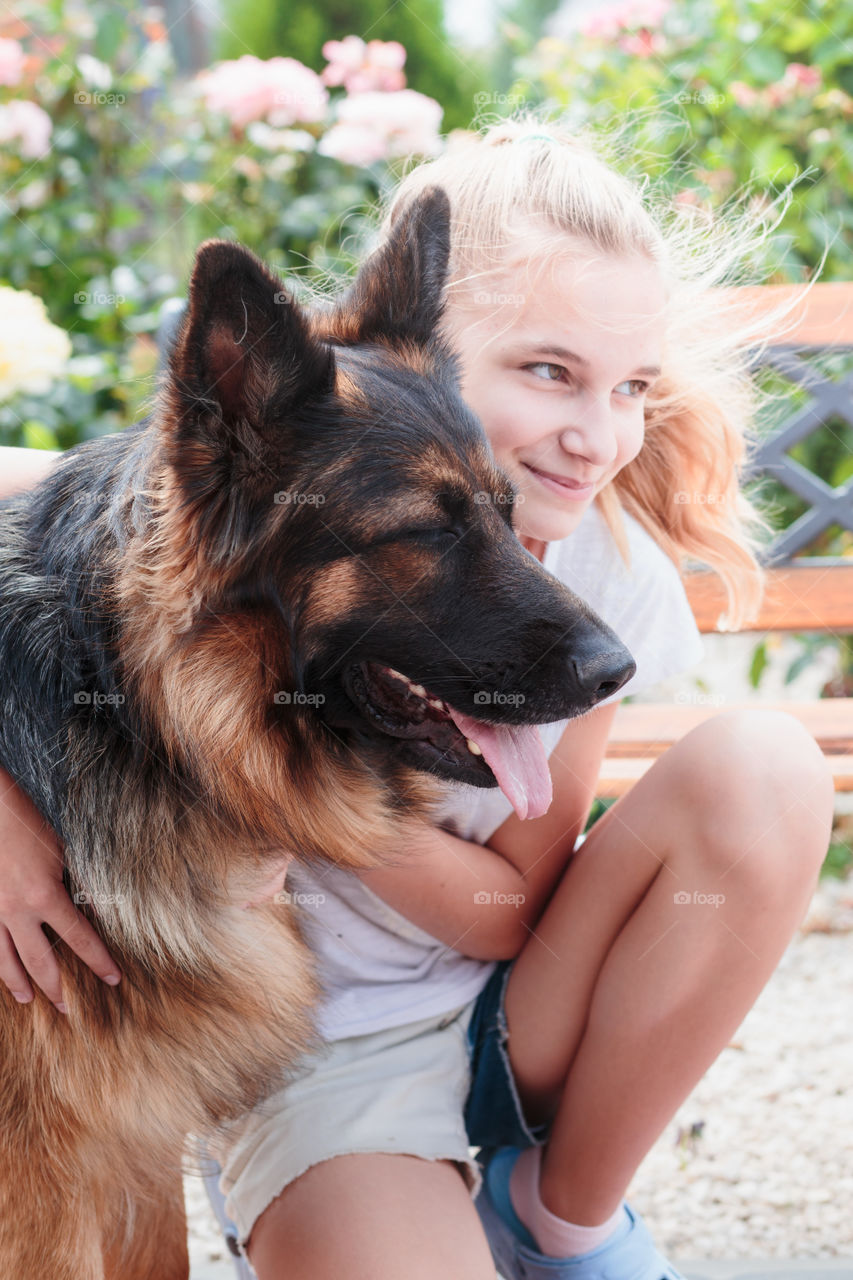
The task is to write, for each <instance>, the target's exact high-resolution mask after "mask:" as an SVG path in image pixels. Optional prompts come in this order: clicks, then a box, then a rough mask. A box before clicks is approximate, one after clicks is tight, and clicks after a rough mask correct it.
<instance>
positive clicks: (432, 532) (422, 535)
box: [404, 528, 460, 546]
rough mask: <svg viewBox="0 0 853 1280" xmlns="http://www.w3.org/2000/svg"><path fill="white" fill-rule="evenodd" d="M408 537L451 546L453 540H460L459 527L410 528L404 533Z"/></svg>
mask: <svg viewBox="0 0 853 1280" xmlns="http://www.w3.org/2000/svg"><path fill="white" fill-rule="evenodd" d="M404 536H405V537H407V538H416V539H417V540H418V542H427V543H432V544H433V545H434V546H435V545H438V546H443V545H445V544H446V545H447V546H449V545H450V544H451V542H458V540H459V536H460V534H459V530H458V529H452V528H451V529H409V530H408V532H407V533H406V534H405V535H404Z"/></svg>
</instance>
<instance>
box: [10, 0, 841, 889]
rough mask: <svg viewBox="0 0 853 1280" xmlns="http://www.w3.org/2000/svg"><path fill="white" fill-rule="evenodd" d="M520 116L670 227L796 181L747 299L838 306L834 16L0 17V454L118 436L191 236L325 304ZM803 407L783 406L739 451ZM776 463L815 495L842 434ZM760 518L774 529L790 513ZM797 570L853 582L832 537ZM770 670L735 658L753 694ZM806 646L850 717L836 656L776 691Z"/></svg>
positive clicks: (71, 7) (284, 12) (413, 11)
mask: <svg viewBox="0 0 853 1280" xmlns="http://www.w3.org/2000/svg"><path fill="white" fill-rule="evenodd" d="M525 104H533V105H536V106H541V107H544V108H545V109H546V110H547V111H550V110H553V112H554V113H555V114H561V115H562V116H563V117H564V118H565V119H568V120H569V121H571V122H573V123H576V125H577V127H578V128H582V127H584V126H586V125H589V124H591V125H596V126H601V127H603V128H604V129H610V128H612V127H613V126H614V125H618V126H619V127H620V129H622V130H623V150H622V155H623V156H624V163H625V164H626V165H628V164H630V165H631V166H632V171H633V172H634V173H642V174H648V175H649V176H650V177H651V178H652V179H654V180H655V181H657V182H659V183H661V184H663V186H664V188H665V190H666V194H667V199H668V200H671V202H672V206H673V209H680V210H681V211H682V212H684V211H691V210H692V211H693V212H694V214H695V216H697V217H712V216H713V215H714V211H715V210H717V209H720V208H722V207H723V206H724V205H725V203H726V202H727V201H730V200H731V199H732V198H733V197H739V198H741V199H745V200H746V201H747V202H751V201H754V202H757V203H758V204H769V201H770V200H771V198H772V196H773V194H774V193H775V192H778V191H779V190H781V189H782V188H784V187H785V186H786V185H787V184H788V183H790V182H792V181H793V180H797V181H796V188H795V198H794V199H793V200H792V202H791V204H790V207H789V208H788V211H787V213H786V215H785V217H784V219H783V221H782V223H781V225H780V227H779V234H778V235H777V237H776V238H775V240H774V243H773V245H772V247H771V248H770V249H769V251H768V252H769V256H768V260H767V262H766V263H764V264H760V263H759V264H756V263H753V264H751V268H752V271H753V278H761V279H763V280H764V281H765V282H766V283H782V282H793V283H803V282H807V281H809V280H811V279H813V278H815V274H816V272H817V270H818V268H820V278H821V279H822V280H824V281H849V280H851V279H853V198H851V197H853V7H851V6H850V5H849V4H847V3H845V0H811V2H806V0H794V3H792V4H786V5H785V6H784V7H780V6H779V4H778V3H774V0H721V2H719V3H712V2H711V0H621V2H620V3H616V4H613V3H610V4H604V5H598V6H596V7H595V8H591V7H590V6H589V4H588V3H586V0H574V2H572V0H569V2H568V3H563V4H560V3H556V2H555V0H492V3H491V4H488V3H484V4H483V5H481V6H480V7H479V8H478V7H477V6H473V7H469V8H467V9H466V12H465V13H464V14H463V13H462V12H460V10H458V9H456V8H455V7H450V6H448V7H447V8H445V7H444V6H443V4H442V0H411V3H409V4H406V5H392V6H390V7H389V6H388V5H387V4H386V3H385V2H384V0H336V2H335V3H334V4H332V3H326V2H325V0H291V2H290V3H288V4H286V5H285V4H283V3H281V0H255V3H253V4H252V5H249V6H247V5H245V4H243V3H241V2H240V0H203V2H202V0H195V3H190V2H188V0H166V2H165V3H164V4H163V5H161V6H157V5H146V4H144V3H133V2H132V0H87V2H86V3H85V4H84V3H82V2H81V0H18V3H17V4H16V6H15V10H14V16H12V10H11V9H9V8H6V9H4V10H3V11H2V16H0V443H3V444H9V445H28V446H34V447H42V448H48V449H56V448H67V447H69V446H71V445H73V444H75V443H77V442H78V441H81V440H85V439H87V438H89V437H92V436H96V435H100V434H103V433H107V432H114V431H117V430H120V429H122V428H123V427H124V426H126V425H127V424H128V423H129V422H131V421H133V420H134V419H135V418H137V417H138V416H140V414H142V413H143V412H145V410H146V408H147V406H148V405H149V404H150V402H151V395H152V391H153V389H154V385H155V381H154V380H155V371H156V365H157V345H156V334H157V328H158V323H159V320H160V316H161V308H162V306H163V303H164V301H166V300H167V299H169V298H172V297H175V296H180V295H181V294H182V292H183V290H184V287H185V280H186V276H187V273H188V270H189V267H190V265H191V261H192V257H193V254H194V251H195V249H196V247H197V245H198V243H199V242H200V241H201V240H202V239H204V238H205V237H207V236H222V237H226V238H235V239H239V240H241V241H242V242H244V243H245V244H247V245H248V246H249V247H251V248H252V249H253V250H254V251H255V252H257V253H258V254H259V255H261V256H262V257H263V258H265V259H266V260H267V261H269V262H270V263H271V264H273V265H274V266H276V267H277V268H278V269H279V271H280V272H281V273H282V274H283V275H285V276H286V278H287V281H288V284H289V286H290V287H291V288H293V289H295V290H297V291H298V290H299V288H300V287H301V284H302V282H306V281H310V282H319V283H321V284H325V285H327V286H328V285H329V284H330V283H331V282H333V281H335V280H340V279H341V278H342V277H343V276H345V275H346V273H347V272H349V271H351V270H352V268H353V266H354V263H355V261H356V259H357V257H358V255H359V252H360V250H361V249H362V248H363V247H364V243H365V237H366V235H367V233H368V232H369V229H370V217H371V213H372V211H373V209H374V207H375V202H376V200H377V197H379V196H381V194H382V193H383V192H384V191H385V190H386V189H387V188H388V186H389V184H391V183H393V182H394V180H395V178H396V176H397V175H398V174H399V173H400V172H401V170H402V167H403V166H405V165H406V164H407V163H409V162H410V160H411V159H412V158H414V159H415V160H417V159H418V158H422V157H428V156H431V155H434V154H437V153H438V152H439V151H440V150H441V149H442V148H443V147H445V146H447V145H452V140H453V137H454V131H456V130H465V129H469V128H475V127H477V125H478V124H479V123H486V122H489V121H491V120H493V119H494V118H495V117H500V116H501V115H504V114H508V113H510V112H512V111H513V110H514V109H515V108H517V107H519V106H522V105H525ZM626 129H627V130H628V137H629V139H630V145H629V146H625V145H624V136H625V135H624V131H625V130H626ZM832 359H833V360H834V361H835V362H836V367H837V371H838V372H839V373H843V372H844V370H845V369H847V368H849V367H850V358H849V356H845V355H844V354H843V353H842V354H840V355H836V356H833V357H832ZM845 362H846V363H845ZM830 365H831V362H830ZM806 394H807V393H806V392H804V391H802V390H800V391H797V390H794V389H792V388H791V387H790V385H789V386H787V387H786V388H782V389H781V391H780V394H779V395H778V396H777V397H776V399H775V401H773V402H771V403H770V404H769V405H768V409H767V414H768V415H769V416H768V421H767V423H766V424H765V426H768V425H769V423H770V420H771V419H772V418H773V417H774V415H776V416H777V419H778V414H780V413H785V412H790V410H791V407H792V405H795V404H796V403H798V402H802V400H803V398H804V397H805V396H806ZM792 453H793V454H794V456H795V457H796V458H797V459H798V460H799V461H801V462H802V463H803V464H804V465H805V466H807V467H809V468H810V469H813V470H815V471H816V472H817V473H818V474H819V475H820V476H821V477H822V478H823V479H824V480H825V481H826V483H827V484H829V485H831V486H833V487H835V486H839V485H842V484H844V483H846V482H847V481H849V480H850V479H851V477H853V427H851V426H850V423H849V422H847V421H846V420H845V419H844V418H842V417H839V418H838V420H836V421H833V422H832V423H830V424H828V425H827V426H826V427H824V428H823V429H822V430H821V431H820V432H817V433H815V435H813V436H811V437H809V439H807V440H806V441H804V442H803V443H801V444H800V445H797V446H796V448H795V450H793V451H792ZM769 496H770V498H771V499H772V501H773V502H774V504H775V512H776V519H777V522H778V523H779V525H780V526H783V525H785V524H786V523H790V522H791V521H793V520H795V519H796V518H797V517H798V516H799V515H800V514H801V513H802V509H803V504H802V503H801V500H800V499H798V498H797V497H796V495H794V494H792V493H791V492H790V491H788V490H785V489H784V488H782V487H781V486H776V488H775V490H772V491H771V492H770V494H769ZM809 553H810V554H817V555H841V556H846V555H853V535H851V534H850V533H849V532H847V531H845V530H843V529H841V528H838V527H832V528H830V529H829V530H827V531H826V532H825V533H824V534H823V535H822V536H821V538H820V539H818V541H817V542H816V543H815V545H814V546H813V547H811V548H809ZM774 643H775V641H774V640H773V638H772V637H767V638H765V639H763V640H762V641H760V642H758V641H755V642H754V647H753V648H752V650H751V652H750V655H749V661H748V663H747V666H748V677H749V680H750V681H751V683H752V685H753V686H758V685H760V684H761V681H762V679H763V677H764V672H765V669H766V668H767V667H768V664H769V663H770V659H771V657H772V651H773V646H774ZM827 645H829V647H830V648H831V649H832V653H833V662H834V667H833V670H832V673H831V678H830V679H828V680H827V681H826V686H825V688H824V689H823V692H824V693H825V694H826V695H829V694H831V693H833V692H838V693H845V692H846V693H850V692H851V691H853V645H851V641H850V638H849V637H848V638H841V639H829V640H827V638H826V637H822V638H820V639H818V640H816V639H814V638H812V637H806V636H804V637H802V638H801V639H800V640H799V641H798V642H797V644H796V645H795V647H794V649H793V650H792V651H790V652H789V653H788V656H787V658H786V662H787V667H786V678H787V676H788V675H790V677H791V679H795V678H796V677H797V676H798V675H800V674H801V673H802V671H803V670H804V668H805V667H807V666H808V665H809V664H810V663H811V661H812V659H813V657H814V655H815V652H816V648H820V650H821V651H825V649H826V647H827ZM843 828H844V821H841V823H840V826H839V834H838V839H837V842H836V844H835V845H834V847H833V852H832V855H831V858H830V860H829V861H828V864H827V866H828V869H832V870H835V871H841V870H844V869H845V868H846V867H847V866H848V864H849V862H850V848H849V839H848V838H847V836H846V835H845V834H844V831H843Z"/></svg>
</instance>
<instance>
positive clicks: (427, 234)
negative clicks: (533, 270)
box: [323, 187, 450, 346]
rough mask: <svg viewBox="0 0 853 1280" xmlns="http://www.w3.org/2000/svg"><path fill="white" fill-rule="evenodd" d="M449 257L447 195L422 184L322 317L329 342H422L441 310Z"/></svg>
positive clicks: (435, 188) (434, 324)
mask: <svg viewBox="0 0 853 1280" xmlns="http://www.w3.org/2000/svg"><path fill="white" fill-rule="evenodd" d="M449 258H450V201H449V200H448V198H447V195H446V193H445V192H444V190H443V189H442V188H441V187H427V188H426V189H425V190H424V191H422V192H421V193H420V194H419V195H418V196H417V197H416V198H415V199H414V200H412V201H411V203H410V204H409V205H408V207H407V208H406V209H405V210H404V211H403V213H401V214H400V216H399V217H398V218H397V219H396V220H395V222H394V223H393V226H392V228H391V231H390V233H389V235H388V238H387V240H385V242H384V243H383V244H381V245H380V246H379V248H378V249H376V250H374V252H373V253H372V254H371V255H370V257H369V258H368V259H367V260H366V261H365V263H364V264H363V266H362V267H361V269H360V270H359V272H358V274H357V276H356V278H355V280H354V281H353V283H352V285H351V286H350V288H349V289H348V290H347V291H346V293H345V294H344V295H343V297H342V298H341V299H339V301H338V302H337V303H336V304H335V306H334V308H333V310H332V312H331V315H330V316H329V317H328V318H324V325H323V327H324V329H326V330H327V332H328V335H329V337H330V338H331V339H333V340H334V341H335V342H339V343H342V344H344V345H347V346H349V345H351V344H354V343H359V342H385V343H389V344H391V345H392V346H393V345H397V344H398V343H400V342H414V343H418V344H419V345H423V344H424V343H425V342H426V341H427V340H428V339H429V337H430V335H431V334H432V333H433V331H434V330H435V327H436V325H437V324H438V320H439V317H440V315H441V311H442V306H443V298H442V293H443V290H444V283H445V280H446V278H447V267H448V261H449Z"/></svg>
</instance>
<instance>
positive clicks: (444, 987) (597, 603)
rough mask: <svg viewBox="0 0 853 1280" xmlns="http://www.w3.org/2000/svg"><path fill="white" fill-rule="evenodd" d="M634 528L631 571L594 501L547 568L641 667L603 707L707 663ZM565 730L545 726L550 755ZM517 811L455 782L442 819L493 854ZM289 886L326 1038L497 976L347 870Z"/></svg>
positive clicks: (445, 1007)
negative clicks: (314, 973)
mask: <svg viewBox="0 0 853 1280" xmlns="http://www.w3.org/2000/svg"><path fill="white" fill-rule="evenodd" d="M624 519H625V527H626V533H627V536H628V543H629V547H630V553H631V568H630V570H629V569H628V568H627V567H626V565H625V563H624V561H623V560H622V557H621V555H620V554H619V549H618V547H617V546H616V543H615V541H614V539H613V536H612V534H611V533H610V530H609V529H608V527H607V524H606V522H605V520H604V517H603V516H602V514H601V512H600V511H599V509H598V507H597V506H596V505H595V504H594V503H593V504H591V505H590V506H589V507H588V508H587V510H586V511H585V512H584V515H583V517H582V519H581V521H580V523H579V524H578V526H577V528H576V529H575V530H574V531H573V533H572V534H571V535H570V536H569V537H567V538H563V539H561V540H560V541H559V542H551V543H549V544H548V546H547V548H546V552H545V560H544V564H545V568H546V569H548V570H549V572H551V573H553V574H554V576H555V577H557V578H559V579H560V580H561V581H562V582H564V583H565V584H566V586H568V587H569V588H571V590H572V591H574V592H576V593H577V594H578V595H579V596H581V597H582V598H583V599H584V600H586V601H587V602H588V603H589V604H590V605H591V607H592V608H593V609H594V610H595V612H596V613H598V614H599V616H600V617H601V618H603V619H604V621H605V622H607V623H608V625H609V626H611V627H612V628H613V630H614V631H615V632H616V634H617V635H618V636H619V638H620V639H621V640H622V641H623V643H624V644H625V645H626V646H627V648H628V649H629V651H630V653H631V655H632V657H633V658H634V661H635V662H636V664H637V670H636V672H635V674H634V675H633V676H632V677H631V679H630V680H629V681H628V682H627V684H625V685H624V686H623V687H622V688H621V689H620V690H619V691H618V692H617V693H615V694H613V695H612V696H611V697H610V698H606V699H604V702H605V703H607V702H613V701H618V700H619V699H621V698H623V697H625V696H626V695H627V694H633V693H637V692H639V691H640V690H641V689H645V688H647V687H648V686H650V685H654V684H657V683H658V682H659V681H661V680H664V679H665V678H667V677H669V676H672V675H675V674H677V673H679V672H682V671H685V670H686V669H687V668H689V667H692V666H693V665H694V664H695V663H696V662H698V661H699V659H700V658H701V657H702V654H703V648H702V641H701V638H700V635H699V631H698V629H697V627H696V623H695V620H694V618H693V614H692V612H691V610H690V606H689V604H688V602H687V597H686V595H685V593H684V588H683V586H682V584H681V580H680V578H679V575H678V571H677V569H676V568H675V565H674V564H673V563H672V561H671V560H670V559H669V558H668V557H667V556H666V555H665V553H664V552H663V551H662V550H661V548H660V547H659V546H658V545H657V543H656V542H655V541H654V539H653V538H652V537H651V536H650V535H649V534H648V533H647V532H646V531H645V529H643V527H642V526H641V525H640V524H639V523H638V522H637V521H636V520H634V519H633V518H632V517H631V516H629V515H627V514H626V515H625V517H624ZM599 705H603V704H599ZM567 724H568V720H562V721H557V722H555V723H553V724H548V725H544V726H542V727H541V728H540V730H539V732H540V735H541V737H542V741H543V743H544V745H545V750H546V752H547V753H548V754H549V755H550V753H551V752H552V751H553V749H554V747H555V746H556V745H557V743H558V742H559V740H560V737H561V736H562V733H563V730H564V729H565V727H566V725H567ZM512 811H513V810H512V806H511V804H510V802H509V801H508V800H507V798H506V797H505V796H504V794H503V792H502V791H501V790H500V789H499V788H498V787H494V788H489V789H484V788H480V787H472V786H465V785H463V786H453V785H452V784H448V797H447V800H446V802H443V803H442V808H441V817H442V818H443V819H452V820H453V829H454V830H455V831H456V832H457V834H458V835H459V836H460V837H461V838H462V839H465V840H473V841H476V842H477V843H479V844H484V843H485V842H486V840H488V838H489V837H490V836H491V835H492V833H493V832H494V831H496V830H497V828H498V827H499V826H500V825H501V824H502V823H503V822H504V821H505V819H506V818H508V817H509V815H510V814H511V813H512ZM286 888H287V889H288V890H289V891H290V892H291V894H292V895H293V899H292V900H293V903H294V905H295V906H296V907H297V909H298V910H299V912H300V919H301V920H302V922H303V925H304V929H305V935H306V938H307V940H308V942H309V943H310V945H311V946H312V948H313V950H314V952H315V954H316V957H317V960H318V965H319V976H320V980H321V982H322V983H323V986H324V992H325V997H324V999H323V1000H322V1001H321V1003H320V1006H319V1008H318V1010H317V1015H316V1016H317V1025H318V1029H319V1031H320V1034H321V1035H322V1036H324V1038H325V1039H327V1040H339V1039H343V1038H344V1037H345V1036H354V1035H365V1034H367V1033H368V1032H372V1031H380V1030H383V1029H385V1028H387V1027H394V1026H399V1025H402V1024H403V1023H406V1022H413V1021H416V1020H418V1019H420V1018H427V1017H433V1016H435V1017H438V1016H439V1015H440V1014H442V1013H447V1012H449V1011H450V1010H452V1009H456V1008H458V1007H459V1006H461V1005H463V1004H467V1002H468V1001H469V1000H472V999H473V998H474V996H476V995H477V994H478V993H479V992H480V991H481V990H482V988H483V987H484V986H485V984H486V982H487V980H488V978H489V975H490V974H491V973H492V972H493V970H494V968H495V963H494V961H484V960H475V959H473V958H471V957H470V956H464V955H462V954H461V952H458V951H454V950H452V949H451V948H450V947H448V946H446V945H445V944H444V943H443V942H440V941H439V940H438V939H437V938H434V937H433V936H432V935H431V934H429V933H426V932H425V931H424V930H423V929H421V928H419V927H418V926H417V925H415V924H412V923H411V922H410V921H409V920H407V919H406V918H405V917H404V916H402V915H401V914H400V913H399V912H398V911H396V910H395V909H394V908H393V907H390V906H388V905H387V903H385V902H383V901H382V899H381V898H379V897H378V896H377V895H376V894H375V893H373V892H372V891H371V890H370V889H368V888H367V887H366V886H365V885H364V884H363V883H362V882H361V880H359V879H358V877H357V876H355V875H353V874H352V873H351V872H349V871H343V870H341V869H340V868H337V867H332V866H323V867H320V866H317V867H316V868H311V869H310V870H309V869H308V868H307V867H305V866H304V865H301V864H296V863H293V864H291V867H290V869H289V871H288V875H287V880H286Z"/></svg>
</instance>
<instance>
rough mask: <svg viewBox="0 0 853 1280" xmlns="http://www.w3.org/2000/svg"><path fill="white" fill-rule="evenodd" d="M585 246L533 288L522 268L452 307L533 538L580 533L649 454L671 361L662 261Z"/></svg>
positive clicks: (477, 395) (476, 401) (465, 363)
mask: <svg viewBox="0 0 853 1280" xmlns="http://www.w3.org/2000/svg"><path fill="white" fill-rule="evenodd" d="M583 249H584V246H581V251H580V252H579V253H578V255H577V257H572V258H571V259H566V260H563V261H561V262H559V263H558V264H555V267H554V270H553V272H552V273H549V272H547V271H545V272H543V273H542V276H541V283H539V284H537V285H536V287H535V289H534V290H532V291H531V293H530V295H529V296H527V297H525V296H523V295H521V294H516V293H513V292H512V279H511V278H510V280H509V282H508V283H507V284H506V285H505V286H504V287H503V290H502V291H495V292H494V293H492V292H488V291H485V290H482V291H479V292H475V294H474V303H475V305H474V308H473V310H472V309H471V308H469V307H466V308H465V309H464V310H463V309H462V308H461V307H459V308H454V307H453V305H452V303H451V304H449V305H448V308H447V312H446V318H445V325H446V329H447V333H448V336H449V338H450V341H451V344H452V346H453V349H454V350H456V351H457V352H458V354H459V356H460V360H461V376H462V396H463V398H464V399H465V400H466V402H467V403H468V404H469V405H470V407H471V408H472V409H473V410H474V412H475V413H476V414H477V415H478V416H479V418H480V419H481V421H482V423H483V426H484V428H485V431H486V435H487V436H488V437H489V440H490V442H491V446H492V450H493V452H494V454H495V457H496V459H497V462H498V464H499V465H500V466H501V467H502V468H503V469H504V470H505V471H506V473H507V474H508V475H509V477H510V479H511V480H512V481H513V482H514V484H515V485H516V487H517V489H518V492H519V499H518V502H517V504H516V507H515V511H514V527H515V531H516V533H517V534H518V536H519V537H520V538H521V540H522V541H523V542H524V543H525V545H528V546H530V545H531V544H536V543H539V542H553V541H556V540H558V539H560V538H565V537H566V536H567V535H568V534H570V533H571V532H572V531H573V530H574V529H575V528H576V527H577V525H578V523H579V521H580V519H581V516H582V515H583V513H584V511H586V509H587V507H588V506H589V505H590V503H591V502H592V501H593V499H594V497H595V495H596V494H597V493H599V492H600V491H601V490H602V489H603V488H604V486H605V485H606V484H608V482H609V481H610V480H612V479H613V477H614V476H615V475H616V473H617V472H618V471H620V470H621V469H622V467H624V466H625V465H626V463H628V462H630V461H631V459H632V458H635V457H636V456H637V454H638V453H639V452H640V449H641V447H642V444H643V431H644V406H645V399H646V392H647V391H648V388H649V387H650V386H651V384H652V383H653V382H654V380H655V378H656V377H657V376H658V374H659V372H660V367H659V366H660V361H661V344H662V341H663V331H664V311H665V306H666V292H665V288H664V284H663V280H662V279H661V275H660V272H659V270H658V268H657V267H656V266H655V265H654V263H652V262H651V261H650V260H649V259H648V258H645V257H641V256H639V255H631V256H624V257H623V256H621V255H620V256H616V255H613V254H607V253H603V252H600V251H598V250H596V249H593V248H589V249H588V250H587V251H586V252H584V251H583ZM508 317H509V318H511V323H510V324H508ZM531 549H533V547H531Z"/></svg>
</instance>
